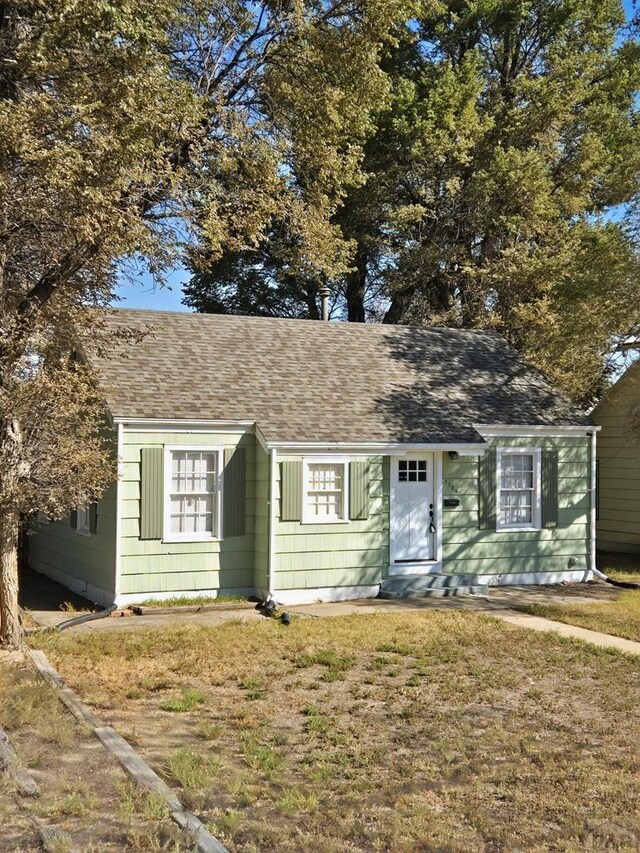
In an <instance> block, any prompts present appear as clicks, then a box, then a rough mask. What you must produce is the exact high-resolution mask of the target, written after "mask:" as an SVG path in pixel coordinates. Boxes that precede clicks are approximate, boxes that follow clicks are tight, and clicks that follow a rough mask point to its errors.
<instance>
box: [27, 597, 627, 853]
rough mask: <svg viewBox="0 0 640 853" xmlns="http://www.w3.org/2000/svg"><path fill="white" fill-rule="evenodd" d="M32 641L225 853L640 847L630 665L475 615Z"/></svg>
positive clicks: (324, 621) (617, 656)
mask: <svg viewBox="0 0 640 853" xmlns="http://www.w3.org/2000/svg"><path fill="white" fill-rule="evenodd" d="M33 642H37V643H38V644H39V645H40V646H41V647H44V648H45V650H46V652H47V653H48V654H49V655H50V657H51V658H52V660H53V662H54V664H55V665H56V666H58V667H59V669H60V670H61V672H62V673H63V674H64V675H65V676H66V677H67V678H68V679H69V680H70V681H71V682H72V683H73V684H74V686H75V687H76V688H77V689H79V690H80V691H81V692H84V693H85V695H90V696H91V697H92V698H93V701H94V702H96V703H99V705H100V708H101V712H100V713H101V714H102V715H103V716H105V717H107V718H108V719H109V720H110V721H111V722H112V723H113V724H114V725H116V726H117V727H118V728H119V729H120V730H121V731H123V732H124V733H125V734H126V732H127V730H130V729H133V730H135V732H136V737H137V740H138V743H139V748H141V749H142V750H143V752H144V754H145V757H146V758H147V760H149V761H150V763H152V764H153V765H154V766H155V767H156V769H157V770H159V772H162V773H164V775H165V778H168V779H170V780H172V784H175V785H176V787H177V788H178V786H181V787H179V788H178V789H179V791H180V795H181V796H184V795H185V793H186V794H188V800H189V802H190V803H191V804H192V807H193V808H197V813H198V814H199V815H201V816H202V817H203V818H204V819H205V820H207V821H208V822H209V825H210V826H211V828H212V830H213V831H214V832H215V833H217V834H219V835H220V836H221V837H222V838H223V839H224V841H225V843H226V844H227V846H228V847H229V849H230V850H232V851H240V850H242V851H247V853H253V852H254V851H270V850H273V851H301V853H304V851H314V853H316V851H317V853H331V852H332V851H336V853H337V851H340V853H342V851H348V850H371V851H376V850H380V851H382V850H392V851H394V853H395V851H398V853H402V851H407V853H408V851H412V853H413V851H418V850H420V851H432V850H433V851H435V850H439V851H445V852H446V853H453V852H454V851H464V853H474V851H478V853H480V851H483V853H485V851H512V850H519V851H549V850H555V851H560V850H562V851H575V853H578V851H580V853H582V851H585V850H605V849H606V850H617V851H632V850H633V851H635V850H637V849H639V848H640V754H639V753H638V748H637V744H638V742H639V740H640V717H639V715H638V714H637V708H638V704H639V703H640V678H639V676H640V661H639V660H638V659H637V658H634V657H626V656H624V655H621V654H619V653H617V652H613V651H610V650H601V649H597V648H594V647H591V646H588V645H586V644H581V643H578V642H574V641H570V640H565V639H562V638H560V637H558V636H555V635H543V634H534V633H530V632H526V631H524V630H521V629H515V628H511V627H509V626H506V625H504V624H503V623H499V622H497V621H495V620H493V619H490V618H488V617H484V616H480V615H477V614H474V613H470V612H464V613H461V612H457V613H451V612H449V613H443V612H430V613H425V614H418V613H412V614H401V615H395V614H394V615H378V616H353V617H344V618H333V619H313V620H311V619H309V620H302V619H299V620H294V622H293V623H292V625H291V626H290V627H289V628H285V627H283V626H282V625H280V624H278V623H276V622H275V621H265V622H264V623H251V624H248V623H239V622H233V623H225V624H223V625H221V626H219V627H216V628H200V627H193V626H179V627H175V628H173V629H152V630H144V631H142V630H141V631H140V632H135V633H131V634H126V635H124V634H120V633H117V634H116V633H114V634H107V633H100V634H97V633H96V634H93V635H92V634H77V635H71V634H61V635H51V636H39V637H36V638H34V640H33ZM133 673H135V686H136V687H138V688H139V689H140V690H141V691H142V692H143V695H142V696H140V698H128V692H130V691H131V687H132V674H133ZM96 685H99V687H98V688H96ZM145 685H147V686H146V687H145ZM186 690H195V691H198V692H199V693H200V694H202V696H203V697H204V701H203V702H201V703H198V704H197V705H196V706H194V707H192V708H191V709H190V710H188V711H185V712H183V713H180V714H175V713H171V712H166V711H162V710H161V705H162V703H163V701H165V700H166V699H167V697H170V696H175V695H176V694H177V693H178V692H179V691H186Z"/></svg>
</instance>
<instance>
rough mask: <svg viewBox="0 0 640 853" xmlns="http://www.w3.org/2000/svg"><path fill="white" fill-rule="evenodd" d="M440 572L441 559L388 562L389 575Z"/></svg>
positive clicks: (434, 573)
mask: <svg viewBox="0 0 640 853" xmlns="http://www.w3.org/2000/svg"><path fill="white" fill-rule="evenodd" d="M441 572H442V560H422V561H420V562H415V563H390V564H389V577H395V576H396V575H438V574H440V573H441Z"/></svg>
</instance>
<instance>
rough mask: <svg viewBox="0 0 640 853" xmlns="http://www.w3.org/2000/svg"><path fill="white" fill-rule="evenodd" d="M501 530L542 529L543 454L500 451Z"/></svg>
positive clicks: (499, 494)
mask: <svg viewBox="0 0 640 853" xmlns="http://www.w3.org/2000/svg"><path fill="white" fill-rule="evenodd" d="M497 458H498V472H497V473H498V478H497V479H498V530H510V529H523V528H529V529H534V530H538V529H539V528H540V458H541V457H540V450H539V449H538V448H526V449H523V450H520V449H516V448H509V449H503V450H499V451H498V454H497Z"/></svg>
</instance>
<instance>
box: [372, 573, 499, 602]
mask: <svg viewBox="0 0 640 853" xmlns="http://www.w3.org/2000/svg"><path fill="white" fill-rule="evenodd" d="M487 589H488V587H487V585H486V584H481V583H479V582H478V576H477V575H444V574H433V575H395V576H391V577H388V578H385V579H384V580H383V581H382V583H381V585H380V593H379V598H429V597H434V598H435V597H445V596H452V595H483V594H485V593H486V592H487Z"/></svg>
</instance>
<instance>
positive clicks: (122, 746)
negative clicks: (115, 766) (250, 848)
mask: <svg viewBox="0 0 640 853" xmlns="http://www.w3.org/2000/svg"><path fill="white" fill-rule="evenodd" d="M28 654H29V657H30V658H31V660H32V661H33V662H34V664H35V665H36V667H37V669H38V671H39V672H40V674H41V675H42V676H43V678H45V679H46V681H48V682H49V684H51V685H52V686H53V687H55V688H56V690H57V691H58V695H59V697H60V701H61V702H62V703H63V704H64V705H66V707H67V708H68V709H69V710H70V711H71V713H72V714H73V716H74V717H75V718H76V719H77V720H79V721H80V722H83V723H86V724H87V725H89V726H90V727H91V730H92V731H93V733H94V735H95V736H96V737H97V738H98V740H99V741H100V743H101V744H102V745H103V746H104V748H105V749H107V750H108V751H109V752H110V753H111V754H112V755H113V756H114V757H115V758H116V759H117V761H118V762H119V764H120V766H121V767H122V769H123V770H124V771H125V773H126V774H127V775H128V776H129V777H130V778H131V779H132V780H133V781H134V782H135V783H136V784H137V785H140V786H141V787H142V788H145V789H146V790H147V791H151V793H153V794H156V795H157V796H159V797H161V798H162V799H163V800H164V801H165V803H166V804H167V806H168V808H169V811H170V813H171V817H172V819H173V820H174V821H175V822H176V823H177V824H178V826H179V827H180V828H181V829H183V830H184V831H185V832H188V833H189V834H190V835H192V836H195V840H196V843H197V849H198V851H200V853H228V850H227V848H226V847H224V846H223V845H222V844H221V842H220V841H218V839H217V838H215V837H214V836H213V835H211V833H210V832H209V830H208V829H207V828H206V827H205V825H204V824H203V823H202V821H201V820H200V819H199V818H197V817H196V816H195V815H194V814H192V813H191V812H189V811H187V810H186V809H185V808H184V806H183V805H182V803H181V802H180V800H179V798H178V797H177V796H176V794H175V793H174V792H173V791H172V790H171V788H170V787H169V786H168V785H167V784H166V782H163V780H162V779H161V778H160V777H159V776H158V774H157V773H156V772H155V771H154V770H152V769H151V767H149V765H148V764H147V763H146V761H144V759H142V758H141V757H140V756H139V755H138V753H137V752H136V751H135V750H134V749H133V747H132V746H131V744H130V743H129V742H128V741H126V740H125V739H124V738H123V737H122V735H119V734H118V732H117V731H116V730H115V729H113V728H111V726H107V725H106V724H105V722H104V721H103V720H101V719H99V718H98V717H96V716H95V714H94V713H93V712H92V711H91V709H90V708H89V707H88V706H87V705H85V703H84V702H83V701H82V700H81V699H80V697H79V696H78V694H77V693H76V692H75V690H72V689H71V688H70V687H68V686H67V685H66V684H65V682H64V679H63V677H62V676H61V675H60V673H59V672H58V671H57V670H56V669H54V668H53V666H52V665H51V662H50V661H49V659H48V658H47V656H46V655H45V653H44V652H42V651H39V650H31V651H29V652H28Z"/></svg>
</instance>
